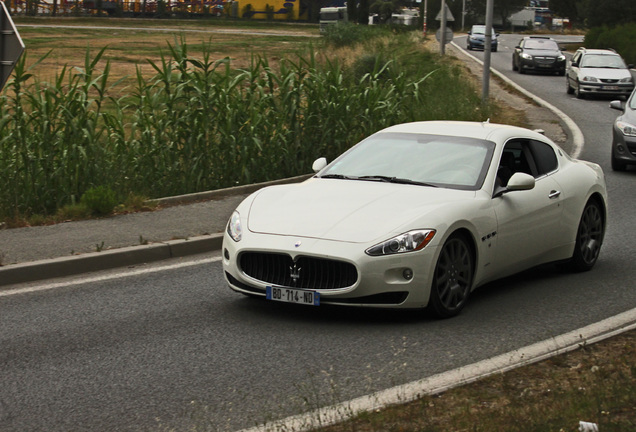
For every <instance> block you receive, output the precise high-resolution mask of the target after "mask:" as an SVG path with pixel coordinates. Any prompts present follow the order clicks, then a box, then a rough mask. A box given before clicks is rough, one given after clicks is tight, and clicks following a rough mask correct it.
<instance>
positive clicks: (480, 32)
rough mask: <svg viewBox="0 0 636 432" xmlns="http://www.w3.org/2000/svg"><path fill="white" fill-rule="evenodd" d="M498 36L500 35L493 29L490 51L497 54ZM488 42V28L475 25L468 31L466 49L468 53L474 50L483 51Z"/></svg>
mask: <svg viewBox="0 0 636 432" xmlns="http://www.w3.org/2000/svg"><path fill="white" fill-rule="evenodd" d="M497 36H499V33H496V32H495V29H492V39H491V41H490V50H491V51H492V52H497V47H498V46H499V41H498V40H497ZM485 41H486V26H485V25H474V26H472V28H471V29H470V30H469V31H468V37H467V38H466V49H467V50H468V51H470V50H474V49H480V50H483V49H484V47H485V45H484V44H485Z"/></svg>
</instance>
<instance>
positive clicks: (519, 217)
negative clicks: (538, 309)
mask: <svg viewBox="0 0 636 432" xmlns="http://www.w3.org/2000/svg"><path fill="white" fill-rule="evenodd" d="M500 165H506V167H507V169H509V170H510V171H511V172H510V175H513V174H514V173H517V172H523V173H526V174H530V175H532V176H533V177H534V178H535V186H534V188H532V189H530V190H523V191H509V192H507V193H504V194H502V195H500V196H496V197H494V198H493V208H494V211H495V214H496V217H497V243H496V244H497V246H496V247H497V251H496V253H495V256H496V259H495V265H496V266H497V267H498V268H499V269H500V270H501V271H503V272H505V273H511V272H515V271H519V270H521V269H524V268H528V267H531V266H534V265H536V264H539V263H541V262H543V260H544V258H545V256H547V254H548V252H549V251H550V250H551V249H553V248H554V247H555V245H556V238H557V233H558V230H559V224H560V218H561V214H562V210H563V209H562V206H561V188H560V186H559V184H558V183H557V181H556V180H555V178H554V177H555V176H554V175H553V174H554V173H556V172H557V170H558V159H557V157H556V154H555V151H554V148H553V147H552V146H551V145H549V144H546V143H543V142H540V141H535V140H527V139H517V140H511V141H509V142H508V143H507V144H506V146H505V147H504V151H503V153H502V157H501V162H500ZM504 186H505V185H504Z"/></svg>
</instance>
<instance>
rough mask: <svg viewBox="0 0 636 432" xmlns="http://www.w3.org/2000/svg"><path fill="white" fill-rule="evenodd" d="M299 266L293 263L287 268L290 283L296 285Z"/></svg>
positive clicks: (298, 277) (298, 276)
mask: <svg viewBox="0 0 636 432" xmlns="http://www.w3.org/2000/svg"><path fill="white" fill-rule="evenodd" d="M301 270H302V268H301V267H298V264H296V263H294V265H293V266H292V267H290V268H289V277H290V278H291V280H292V284H294V285H296V283H297V282H298V279H300V271H301Z"/></svg>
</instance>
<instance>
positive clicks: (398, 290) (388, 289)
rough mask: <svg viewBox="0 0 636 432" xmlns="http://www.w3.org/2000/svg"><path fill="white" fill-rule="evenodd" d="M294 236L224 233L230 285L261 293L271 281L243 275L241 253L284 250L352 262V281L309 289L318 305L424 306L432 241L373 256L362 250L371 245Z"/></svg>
mask: <svg viewBox="0 0 636 432" xmlns="http://www.w3.org/2000/svg"><path fill="white" fill-rule="evenodd" d="M297 240H298V239H290V238H289V237H286V236H276V235H264V234H255V233H249V235H246V236H244V238H243V239H242V240H241V241H240V242H238V243H237V242H235V241H234V240H232V239H231V238H230V237H229V236H228V235H227V233H226V234H225V236H224V239H223V248H222V251H223V270H224V275H225V279H226V281H227V283H228V285H229V286H230V288H231V289H233V290H234V291H237V292H240V293H243V294H247V295H252V296H262V297H265V290H266V287H267V286H268V285H270V286H272V285H273V284H271V283H268V282H265V281H262V280H257V279H255V278H253V277H250V276H248V275H247V274H246V273H245V272H244V271H243V269H242V268H241V264H240V262H241V259H240V258H241V254H243V253H248V252H264V253H274V254H286V255H289V256H290V257H291V258H292V260H294V259H296V258H298V257H299V256H305V257H310V258H317V259H328V260H337V261H342V262H348V263H351V264H353V265H354V266H355V267H356V269H357V273H358V278H357V281H356V282H355V283H354V284H353V285H351V286H347V287H343V288H337V289H315V290H314V291H316V292H319V293H320V302H321V304H334V305H353V306H365V307H382V308H423V307H425V306H426V305H427V304H428V299H429V295H430V287H431V284H432V275H433V269H434V263H435V262H436V259H437V258H436V255H435V253H436V251H437V249H438V248H437V246H436V244H433V243H431V244H429V245H428V246H426V247H425V248H424V249H423V250H421V251H418V252H412V253H404V254H398V255H389V256H381V257H372V256H369V255H367V254H365V253H364V251H365V250H366V248H368V247H369V246H371V245H366V244H359V243H345V242H336V241H329V240H320V239H309V238H302V239H300V240H301V243H302V244H301V246H300V247H295V243H296V241H297ZM294 262H296V261H294ZM407 269H409V270H410V271H412V277H411V278H406V277H405V276H404V273H405V270H407ZM289 271H292V270H291V269H290V270H289ZM295 271H298V269H295ZM275 286H277V287H278V286H280V285H275ZM286 287H287V288H296V287H295V286H286Z"/></svg>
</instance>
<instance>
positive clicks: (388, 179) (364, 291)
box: [222, 121, 607, 318]
mask: <svg viewBox="0 0 636 432" xmlns="http://www.w3.org/2000/svg"><path fill="white" fill-rule="evenodd" d="M313 168H314V171H315V172H316V175H314V176H313V177H311V178H310V179H308V180H306V181H304V182H302V183H296V184H288V185H278V186H271V187H265V188H263V189H261V190H259V191H257V192H255V193H253V194H252V195H250V196H249V197H248V198H246V199H245V200H244V201H243V202H242V203H241V204H240V205H239V206H238V207H237V209H236V211H235V212H234V213H233V214H232V216H231V218H230V220H229V222H228V225H227V230H226V232H225V234H224V239H223V249H222V251H223V252H222V253H223V269H224V273H225V278H226V280H227V282H228V284H229V285H230V287H231V288H232V289H233V290H235V291H238V292H240V293H243V294H246V295H250V296H262V297H264V298H267V299H268V300H273V301H281V302H290V303H299V304H306V305H314V306H315V305H324V304H333V305H355V306H365V307H383V308H427V309H429V310H430V311H432V312H433V313H434V314H435V315H437V316H438V317H442V318H444V317H451V316H454V315H457V314H458V313H459V312H460V311H461V310H462V309H463V308H464V306H465V305H466V302H467V300H468V297H469V294H470V293H471V291H472V290H474V289H475V288H476V287H478V286H480V285H483V284H484V283H486V282H489V281H492V280H494V279H498V278H502V277H505V276H508V275H511V274H513V273H516V272H519V271H522V270H525V269H528V268H531V267H534V266H537V265H539V264H543V263H548V262H556V261H561V262H565V263H567V264H568V266H569V267H570V268H571V269H572V270H574V271H585V270H589V269H591V268H592V267H593V266H594V264H595V263H596V261H597V259H598V256H599V252H600V249H601V244H602V243H603V236H604V233H605V226H606V221H607V191H606V187H605V178H604V175H603V171H602V170H601V168H600V167H599V166H598V165H596V164H594V163H590V162H585V161H580V160H576V159H573V158H571V157H570V156H568V155H567V154H566V153H565V152H564V151H563V150H562V149H561V148H560V147H559V146H557V145H556V144H555V143H553V142H552V141H551V140H549V139H548V138H546V137H545V136H544V135H542V134H541V133H539V132H535V131H530V130H527V129H523V128H518V127H513V126H505V125H496V124H490V123H472V122H442V121H436V122H415V123H407V124H401V125H397V126H392V127H389V128H387V129H384V130H381V131H380V132H377V133H375V134H373V135H371V136H370V137H368V138H367V139H365V140H363V141H361V142H360V143H358V144H357V145H355V146H353V147H352V148H351V149H349V150H348V151H346V152H345V153H344V154H342V155H341V156H340V157H338V158H337V159H335V160H334V161H333V162H331V163H330V164H327V161H326V160H325V159H324V158H320V159H318V160H317V161H316V162H315V163H314V166H313Z"/></svg>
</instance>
